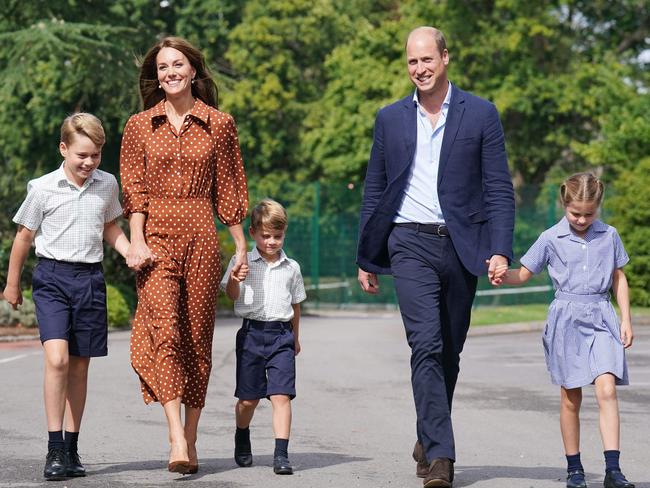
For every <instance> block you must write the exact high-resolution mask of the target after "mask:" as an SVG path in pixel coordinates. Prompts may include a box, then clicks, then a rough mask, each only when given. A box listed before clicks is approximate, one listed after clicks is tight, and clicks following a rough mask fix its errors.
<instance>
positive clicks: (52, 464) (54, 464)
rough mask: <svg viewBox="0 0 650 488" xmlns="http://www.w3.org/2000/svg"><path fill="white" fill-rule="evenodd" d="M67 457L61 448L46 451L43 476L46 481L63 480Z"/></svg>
mask: <svg viewBox="0 0 650 488" xmlns="http://www.w3.org/2000/svg"><path fill="white" fill-rule="evenodd" d="M67 461H68V460H67V456H66V455H65V449H63V448H62V447H53V448H52V449H50V450H48V451H47V456H46V458H45V468H44V469H43V476H45V479H46V480H53V481H58V480H64V479H65V477H66V465H67V464H68V462H67Z"/></svg>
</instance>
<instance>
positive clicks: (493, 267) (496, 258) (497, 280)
mask: <svg viewBox="0 0 650 488" xmlns="http://www.w3.org/2000/svg"><path fill="white" fill-rule="evenodd" d="M487 265H488V279H489V280H490V283H492V284H493V285H496V286H498V285H500V284H501V279H502V278H503V275H504V274H505V273H506V271H508V258H506V257H505V256H501V255H500V254H494V255H493V256H492V257H491V258H490V260H489V261H488V262H487Z"/></svg>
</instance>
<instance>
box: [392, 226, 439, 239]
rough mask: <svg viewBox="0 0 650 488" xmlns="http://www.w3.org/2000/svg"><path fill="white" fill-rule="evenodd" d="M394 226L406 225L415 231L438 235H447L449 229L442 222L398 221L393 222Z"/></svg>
mask: <svg viewBox="0 0 650 488" xmlns="http://www.w3.org/2000/svg"><path fill="white" fill-rule="evenodd" d="M395 226H396V227H406V228H407V229H413V230H415V231H417V232H424V233H425V234H435V235H437V236H440V237H449V229H448V228H447V226H446V225H444V224H442V225H440V224H417V223H415V222H399V223H397V224H395Z"/></svg>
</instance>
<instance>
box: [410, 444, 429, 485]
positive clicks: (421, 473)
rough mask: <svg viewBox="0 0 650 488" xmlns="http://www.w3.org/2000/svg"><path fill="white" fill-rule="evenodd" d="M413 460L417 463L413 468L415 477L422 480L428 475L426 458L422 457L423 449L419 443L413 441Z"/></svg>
mask: <svg viewBox="0 0 650 488" xmlns="http://www.w3.org/2000/svg"><path fill="white" fill-rule="evenodd" d="M413 460H414V461H415V462H416V463H418V464H417V465H416V466H415V476H417V477H418V478H424V477H426V475H427V474H428V473H429V463H428V462H427V457H426V456H425V455H424V448H423V447H422V444H420V441H415V446H414V447H413Z"/></svg>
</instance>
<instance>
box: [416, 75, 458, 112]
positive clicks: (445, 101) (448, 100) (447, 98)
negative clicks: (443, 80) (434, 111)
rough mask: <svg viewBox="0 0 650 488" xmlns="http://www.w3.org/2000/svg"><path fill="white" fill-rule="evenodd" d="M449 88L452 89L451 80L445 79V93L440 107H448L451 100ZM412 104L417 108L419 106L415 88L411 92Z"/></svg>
mask: <svg viewBox="0 0 650 488" xmlns="http://www.w3.org/2000/svg"><path fill="white" fill-rule="evenodd" d="M451 90H452V85H451V81H449V80H447V95H445V99H444V100H443V101H442V107H441V109H443V110H445V109H447V108H448V107H449V103H450V102H451ZM413 104H414V105H415V106H416V107H418V108H419V107H420V98H419V97H418V89H417V88H416V89H415V92H414V93H413Z"/></svg>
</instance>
